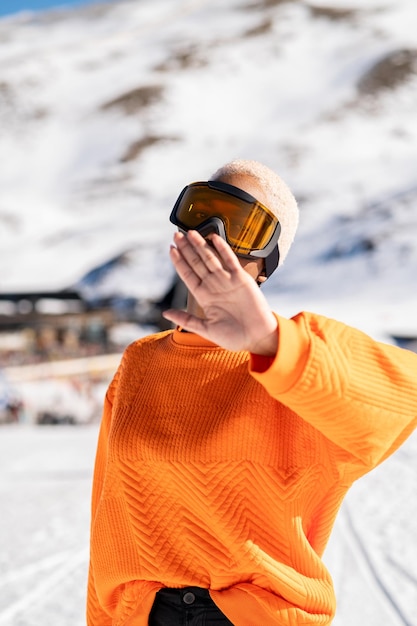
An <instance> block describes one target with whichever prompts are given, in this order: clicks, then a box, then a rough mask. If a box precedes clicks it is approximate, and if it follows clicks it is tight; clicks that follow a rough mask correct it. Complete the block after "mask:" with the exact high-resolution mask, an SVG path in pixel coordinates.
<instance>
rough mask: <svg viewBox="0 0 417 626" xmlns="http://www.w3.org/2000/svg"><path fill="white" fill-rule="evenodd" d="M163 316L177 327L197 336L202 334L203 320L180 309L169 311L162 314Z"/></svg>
mask: <svg viewBox="0 0 417 626" xmlns="http://www.w3.org/2000/svg"><path fill="white" fill-rule="evenodd" d="M162 316H163V317H164V318H165V319H167V320H168V321H170V322H172V323H173V324H175V325H176V326H181V327H182V328H184V329H185V330H188V331H190V332H192V333H196V334H197V335H198V334H201V332H202V330H203V327H204V322H203V320H201V319H200V318H198V317H195V316H194V315H190V314H189V313H187V312H186V311H181V310H180V309H167V310H166V311H163V312H162Z"/></svg>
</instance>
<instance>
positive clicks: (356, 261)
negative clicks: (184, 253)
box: [0, 0, 417, 334]
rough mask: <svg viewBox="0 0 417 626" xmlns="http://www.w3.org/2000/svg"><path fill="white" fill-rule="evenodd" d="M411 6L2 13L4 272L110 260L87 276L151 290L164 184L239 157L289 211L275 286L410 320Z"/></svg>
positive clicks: (148, 1) (364, 321)
mask: <svg viewBox="0 0 417 626" xmlns="http://www.w3.org/2000/svg"><path fill="white" fill-rule="evenodd" d="M416 20H417V6H416V4H415V2H414V0H399V1H398V2H395V3H394V2H388V1H386V0H366V2H359V1H358V0H345V1H341V0H332V1H330V0H323V1H320V2H315V1H308V0H305V1H301V0H293V1H286V2H285V1H282V0H281V1H280V0H275V1H274V0H260V1H258V2H256V1H255V0H233V1H231V2H228V3H224V2H220V1H219V0H211V1H210V2H205V1H203V0H194V1H192V0H188V1H181V2H175V3H173V2H172V1H170V0H140V1H139V0H122V1H119V2H114V3H110V4H102V5H100V4H98V5H91V6H87V7H83V8H79V9H77V10H74V9H73V10H69V9H67V10H55V11H49V12H45V13H38V14H30V13H26V14H20V15H18V16H12V17H6V18H3V19H0V40H1V42H2V46H1V48H0V123H1V141H0V163H1V168H0V266H1V268H2V271H1V275H0V290H1V291H3V292H4V291H8V292H10V291H19V290H28V291H30V290H35V289H44V290H48V289H60V288H68V287H71V286H74V285H79V284H80V281H82V278H83V277H84V276H85V275H86V274H87V273H88V272H89V271H90V270H91V269H93V268H95V267H96V266H100V265H102V264H103V263H106V261H108V260H109V259H120V262H118V263H112V264H111V269H109V271H108V272H106V273H103V272H102V273H100V274H99V277H100V278H99V280H97V281H96V282H95V283H94V285H93V290H94V291H95V293H97V294H104V295H126V296H135V297H139V298H150V299H153V298H158V297H160V296H161V295H162V294H163V293H165V291H166V290H167V289H168V287H169V285H170V284H171V282H172V279H173V270H172V268H171V266H170V262H169V259H168V246H169V242H170V240H171V236H172V232H173V227H172V225H170V223H169V221H168V216H169V211H170V209H171V207H172V204H173V203H174V201H175V199H176V197H177V195H178V193H179V191H180V190H181V189H182V187H183V186H184V185H185V184H187V183H188V182H191V181H193V180H198V179H200V180H201V179H207V177H209V176H210V174H211V173H212V172H213V171H214V170H215V169H217V167H218V166H219V165H221V164H222V163H223V162H225V161H228V160H230V159H232V158H235V157H244V158H254V159H258V160H260V161H263V162H265V163H266V164H267V165H269V166H270V167H272V168H273V169H275V170H276V171H277V172H279V173H280V174H281V175H282V176H283V178H284V179H285V180H286V181H287V182H288V183H289V185H290V186H291V188H292V189H293V191H294V193H295V195H296V197H297V199H298V201H299V205H300V210H301V224H300V229H299V234H298V238H297V240H296V243H295V244H294V246H293V250H292V252H291V253H290V255H289V258H288V260H287V261H286V264H285V267H284V268H283V269H281V270H280V272H277V273H276V274H275V275H274V277H273V278H272V279H271V280H270V281H269V283H268V285H267V286H266V288H265V293H266V294H267V296H268V298H270V299H271V303H272V304H273V305H274V306H275V307H276V308H279V310H280V311H281V312H283V314H286V313H288V314H292V313H294V312H296V311H297V310H298V309H300V308H311V307H313V306H314V307H315V309H316V310H318V311H319V312H324V313H329V314H333V313H334V314H335V315H337V316H338V317H339V318H342V319H344V320H346V321H348V322H350V321H352V323H355V324H357V325H362V326H363V327H364V328H365V329H366V330H372V331H373V332H374V334H375V333H376V334H378V333H381V334H386V333H392V332H397V334H398V333H401V332H403V331H404V332H405V330H407V332H408V333H410V332H411V333H415V331H416V330H417V321H415V320H416V319H417V316H416V312H417V293H416V278H415V277H416V275H417V207H416V201H417V116H416V105H417V41H416V36H415V24H416V23H417V21H416ZM89 288H90V289H91V285H90V286H89ZM368 320H369V321H368Z"/></svg>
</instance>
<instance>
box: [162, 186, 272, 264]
mask: <svg viewBox="0 0 417 626" xmlns="http://www.w3.org/2000/svg"><path fill="white" fill-rule="evenodd" d="M170 221H171V222H172V223H173V224H175V225H176V226H177V227H178V228H179V229H180V230H182V231H188V230H197V231H198V232H199V233H200V234H201V235H202V236H203V237H207V235H209V234H210V233H213V232H216V233H217V234H219V235H220V236H221V237H222V238H223V239H225V240H226V241H227V243H228V244H229V245H230V247H231V248H232V250H233V252H234V253H235V254H236V255H238V256H242V257H248V258H252V257H257V258H263V259H265V260H266V259H269V262H268V263H266V262H265V265H266V274H267V276H269V275H270V274H271V273H272V272H273V270H274V269H275V268H276V267H277V265H278V261H279V251H278V238H279V235H280V232H281V225H280V223H279V220H278V218H277V217H276V216H275V215H274V214H273V213H272V211H270V210H269V209H268V208H267V207H266V206H264V205H263V204H261V203H260V202H258V200H257V199H256V198H254V197H253V196H252V195H250V194H249V193H246V191H243V190H242V189H239V188H238V187H234V186H233V185H229V184H227V183H223V182H221V181H208V182H197V183H191V184H190V185H188V186H187V187H185V188H184V189H183V190H182V192H181V193H180V195H179V197H178V200H177V201H176V203H175V205H174V208H173V210H172V212H171V216H170ZM272 265H274V267H273V269H272Z"/></svg>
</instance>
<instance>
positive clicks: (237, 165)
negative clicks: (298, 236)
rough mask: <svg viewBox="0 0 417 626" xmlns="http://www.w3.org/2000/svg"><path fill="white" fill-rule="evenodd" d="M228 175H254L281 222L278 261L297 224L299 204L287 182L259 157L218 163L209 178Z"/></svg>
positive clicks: (280, 260) (286, 251)
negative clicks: (217, 166) (221, 164)
mask: <svg viewBox="0 0 417 626" xmlns="http://www.w3.org/2000/svg"><path fill="white" fill-rule="evenodd" d="M228 176H249V177H251V178H253V179H254V180H255V181H256V182H257V183H258V185H259V186H260V187H262V190H263V192H264V194H265V197H266V199H267V203H266V204H267V206H268V208H269V209H270V210H271V211H272V212H273V213H274V215H276V216H277V217H278V219H279V221H280V223H281V234H280V237H279V242H278V245H279V252H280V258H279V265H280V266H281V265H282V264H283V262H284V260H285V257H286V256H287V254H288V251H289V249H290V247H291V244H292V242H293V241H294V237H295V233H296V231H297V227H298V219H299V214H298V206H297V201H296V199H295V198H294V196H293V194H292V192H291V190H290V188H289V187H288V185H287V184H286V183H285V182H284V181H283V180H282V178H281V177H280V176H278V174H276V173H275V172H274V171H273V170H271V169H270V168H269V167H267V166H266V165H263V164H262V163H259V162H258V161H251V160H246V159H236V160H234V161H230V163H226V164H225V165H223V166H222V167H220V168H219V169H218V170H216V172H214V174H213V175H212V176H211V177H210V180H220V179H222V178H224V177H228Z"/></svg>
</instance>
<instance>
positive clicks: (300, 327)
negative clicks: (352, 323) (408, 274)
mask: <svg viewBox="0 0 417 626" xmlns="http://www.w3.org/2000/svg"><path fill="white" fill-rule="evenodd" d="M277 320H278V332H279V347H278V351H277V354H276V355H275V357H274V358H273V359H265V358H262V357H259V356H255V355H251V360H250V372H251V374H252V375H253V376H254V377H255V378H256V379H257V380H258V381H259V382H260V383H261V384H262V385H263V386H264V387H265V389H266V390H267V391H268V393H269V394H270V395H271V396H272V397H274V398H276V399H277V400H279V401H280V402H282V403H283V404H285V405H286V406H288V407H289V408H290V409H291V410H292V411H294V412H296V413H297V414H298V415H299V416H300V417H301V418H303V419H304V420H306V421H307V422H309V423H310V424H311V425H312V426H314V427H315V428H317V429H318V430H319V431H321V432H322V434H323V435H325V436H326V437H327V438H328V439H329V440H330V441H331V442H333V443H334V444H336V446H338V447H339V448H340V449H342V450H343V452H344V453H347V459H346V460H347V461H349V460H350V463H352V462H353V464H354V465H355V466H356V470H355V471H356V474H358V475H360V474H363V473H365V472H366V471H368V470H369V469H371V468H373V467H375V466H376V465H377V464H378V463H380V462H381V461H383V460H384V459H385V458H386V457H387V456H389V455H390V454H391V453H392V452H394V450H396V449H397V448H398V447H399V446H400V445H401V444H402V443H403V442H404V441H405V439H406V438H407V437H408V436H409V435H410V434H411V432H412V431H413V430H414V429H415V427H416V425H417V354H415V353H413V352H410V351H408V350H404V349H401V348H397V347H395V346H391V345H388V344H384V343H380V342H377V341H375V340H373V339H371V338H370V337H368V336H367V335H366V334H364V333H363V332H361V331H359V330H357V329H354V328H351V327H349V326H346V325H345V324H343V323H341V322H337V321H335V320H332V319H328V318H325V317H322V316H318V315H314V314H312V313H300V314H299V315H297V316H296V317H294V318H292V319H286V318H283V317H280V316H277Z"/></svg>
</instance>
